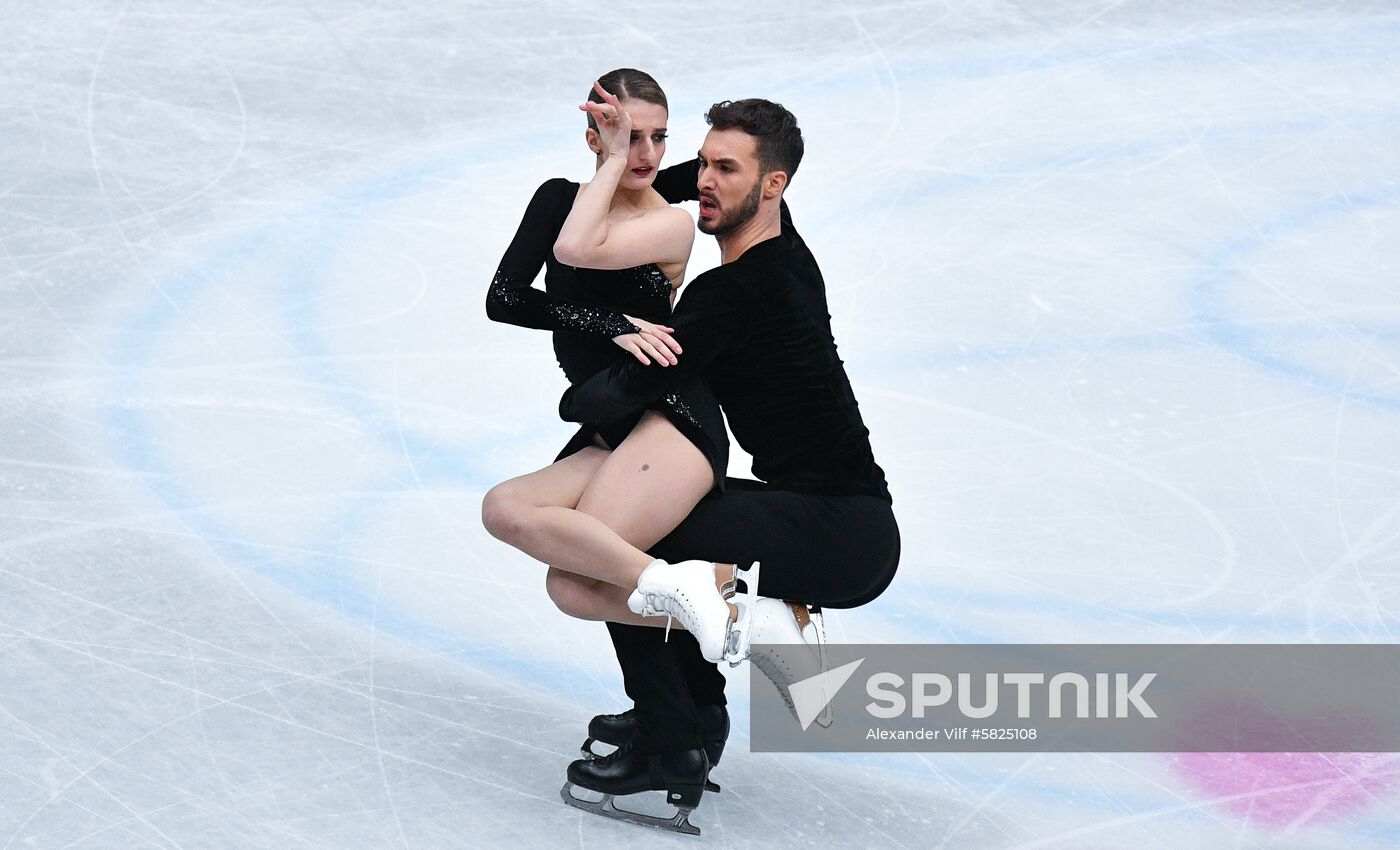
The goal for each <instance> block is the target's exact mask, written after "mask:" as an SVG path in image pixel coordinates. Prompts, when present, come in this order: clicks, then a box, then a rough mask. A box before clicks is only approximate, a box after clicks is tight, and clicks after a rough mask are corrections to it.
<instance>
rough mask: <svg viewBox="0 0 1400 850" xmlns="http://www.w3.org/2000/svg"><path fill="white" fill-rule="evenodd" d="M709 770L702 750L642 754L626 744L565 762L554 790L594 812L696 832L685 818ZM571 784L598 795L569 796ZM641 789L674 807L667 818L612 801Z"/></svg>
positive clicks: (700, 793)
mask: <svg viewBox="0 0 1400 850" xmlns="http://www.w3.org/2000/svg"><path fill="white" fill-rule="evenodd" d="M709 772H710V760H709V758H708V757H707V756H706V755H705V751H704V750H703V749H699V748H697V749H694V750H681V751H680V752H673V753H645V752H641V751H639V750H637V749H636V748H635V747H634V746H633V745H632V744H626V745H624V746H622V747H621V748H619V749H618V751H617V752H615V753H610V754H608V755H606V756H601V757H595V758H591V759H579V760H578V761H576V762H573V763H572V764H570V765H569V772H568V781H567V782H565V783H564V787H563V788H561V789H559V796H560V797H562V798H563V800H564V802H565V803H567V804H568V805H570V806H573V807H574V808H576V809H582V810H583V811H586V812H592V813H593V814H595V815H602V816H603V817H606V818H612V819H613V820H620V821H626V822H627V823H635V824H638V825H640V826H650V827H655V828H656V829H664V830H666V831H667V832H677V833H681V834H684V835H699V834H700V828H699V827H697V826H695V825H693V824H692V823H691V822H690V813H691V812H693V811H695V807H696V806H698V805H700V798H701V797H702V796H703V795H704V793H705V777H706V776H707V775H709ZM575 788H585V789H588V790H590V791H594V792H597V793H600V794H602V795H603V797H602V799H601V800H598V801H593V800H587V799H584V798H583V797H580V796H578V795H577V794H575V793H574V789H575ZM643 791H664V792H666V802H667V803H669V804H670V805H672V806H674V807H675V813H674V814H673V815H671V816H670V817H662V816H658V815H646V814H641V813H640V812H632V811H628V810H627V809H621V808H618V807H617V806H615V805H614V804H613V798H614V797H616V796H627V795H631V794H640V793H642V792H643Z"/></svg>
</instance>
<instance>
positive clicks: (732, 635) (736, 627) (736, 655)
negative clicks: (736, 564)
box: [720, 561, 759, 667]
mask: <svg viewBox="0 0 1400 850" xmlns="http://www.w3.org/2000/svg"><path fill="white" fill-rule="evenodd" d="M758 568H759V562H758V561H754V563H753V566H752V567H749V568H748V569H747V570H735V577H736V579H737V577H738V574H739V573H740V572H742V573H743V574H744V586H745V590H744V598H743V600H742V601H740V600H739V597H738V596H737V595H736V596H735V597H734V604H735V605H736V606H737V607H738V608H739V619H738V621H736V622H731V623H730V624H729V629H728V631H727V632H726V633H725V636H724V653H723V654H722V655H721V657H720V660H722V661H728V662H729V666H730V667H738V666H739V665H740V664H743V663H744V661H745V660H747V659H748V657H749V641H750V638H751V637H752V635H753V609H754V603H756V602H758Z"/></svg>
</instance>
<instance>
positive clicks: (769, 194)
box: [763, 171, 788, 201]
mask: <svg viewBox="0 0 1400 850" xmlns="http://www.w3.org/2000/svg"><path fill="white" fill-rule="evenodd" d="M787 182H788V176H787V172H786V171H770V172H768V173H767V174H765V175H763V200H765V201H771V200H772V199H774V198H776V197H778V196H779V195H781V194H782V193H783V190H784V189H786V188H787Z"/></svg>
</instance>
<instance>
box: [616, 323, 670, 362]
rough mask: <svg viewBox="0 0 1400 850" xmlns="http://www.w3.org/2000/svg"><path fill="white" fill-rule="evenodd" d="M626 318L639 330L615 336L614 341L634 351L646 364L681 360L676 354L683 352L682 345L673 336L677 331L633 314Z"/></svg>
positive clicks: (634, 354)
mask: <svg viewBox="0 0 1400 850" xmlns="http://www.w3.org/2000/svg"><path fill="white" fill-rule="evenodd" d="M626 319H627V321H629V322H631V323H632V324H634V325H636V326H637V328H638V332H637V333H634V334H622V335H621V336H615V337H613V342H615V343H617V344H618V345H619V346H621V347H622V348H625V349H626V350H628V351H630V352H632V356H633V357H635V358H637V359H638V360H640V361H642V365H644V366H649V365H651V364H652V363H659V364H660V365H662V366H674V365H676V363H678V362H679V361H677V360H676V355H677V354H680V353H681V345H680V343H678V342H676V340H675V339H674V338H673V337H672V336H671V334H673V333H675V331H674V329H672V328H668V327H666V326H665V325H654V324H652V323H651V322H648V321H646V320H644V319H634V318H632V317H631V316H627V317H626ZM648 358H650V359H648Z"/></svg>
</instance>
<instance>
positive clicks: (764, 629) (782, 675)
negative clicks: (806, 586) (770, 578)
mask: <svg viewBox="0 0 1400 850" xmlns="http://www.w3.org/2000/svg"><path fill="white" fill-rule="evenodd" d="M821 616H822V615H821V613H820V612H817V613H815V614H813V613H811V612H809V611H808V610H807V606H806V605H802V604H799V603H792V604H789V603H787V602H784V601H783V600H781V599H766V598H765V599H760V600H758V603H757V604H756V605H755V606H754V613H753V627H752V630H751V631H752V635H751V636H752V644H753V648H752V651H751V652H750V654H749V661H751V662H753V665H754V666H755V667H757V668H758V670H759V672H761V673H762V674H763V675H764V676H767V677H768V680H769V681H770V682H772V683H773V686H774V687H776V688H777V689H778V693H779V694H780V695H781V696H782V698H783V704H784V705H786V706H787V708H788V711H790V712H792V717H793V719H794V720H796V721H797V722H798V723H799V724H802V726H803V728H804V729H805V728H806V725H807V723H810V722H811V719H809V720H808V721H807V722H806V723H804V722H803V719H802V718H801V717H800V716H799V715H798V712H797V706H796V705H795V704H794V703H793V700H792V692H791V688H792V685H793V683H795V682H801V681H803V680H804V679H809V678H811V677H812V676H815V675H817V674H819V673H825V672H826V646H825V643H826V638H825V635H824V634H823V632H824V631H825V629H824V624H823V623H822V622H821V619H820V618H821ZM815 720H816V722H817V724H818V725H819V726H821V727H822V728H827V727H829V726H831V721H832V711H831V701H830V700H829V699H828V700H825V705H824V707H823V708H822V711H821V713H820V714H818V715H817V716H816V718H815Z"/></svg>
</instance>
